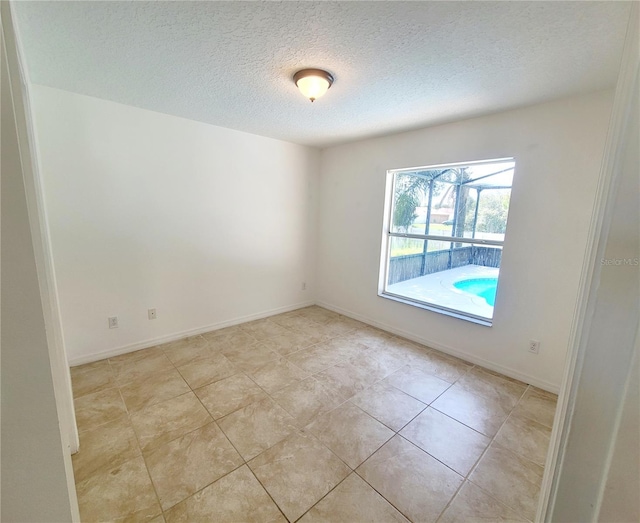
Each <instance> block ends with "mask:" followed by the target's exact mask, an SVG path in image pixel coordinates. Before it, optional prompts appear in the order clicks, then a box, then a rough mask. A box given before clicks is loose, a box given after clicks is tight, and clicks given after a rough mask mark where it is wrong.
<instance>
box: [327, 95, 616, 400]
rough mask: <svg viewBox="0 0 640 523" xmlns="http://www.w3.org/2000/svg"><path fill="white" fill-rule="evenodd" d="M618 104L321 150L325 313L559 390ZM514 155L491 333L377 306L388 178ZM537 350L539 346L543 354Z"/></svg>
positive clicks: (557, 108) (521, 114)
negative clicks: (531, 348)
mask: <svg viewBox="0 0 640 523" xmlns="http://www.w3.org/2000/svg"><path fill="white" fill-rule="evenodd" d="M611 101H612V93H611V92H610V91H606V92H599V93H594V94H590V95H587V96H581V97H574V98H568V99H563V100H559V101H554V102H550V103H546V104H542V105H537V106H533V107H529V108H524V109H520V110H514V111H508V112H503V113H498V114H494V115H490V116H486V117H480V118H475V119H471V120H466V121H461V122H456V123H452V124H447V125H441V126H437V127H432V128H427V129H422V130H419V131H413V132H408V133H402V134H398V135H394V136H388V137H384V138H378V139H370V140H364V141H360V142H356V143H352V144H346V145H342V146H336V147H331V148H328V149H325V150H323V151H322V156H321V178H320V179H321V182H320V183H321V186H320V221H319V226H318V235H319V246H318V249H319V254H318V262H317V266H318V300H319V302H320V303H321V304H324V305H326V306H329V307H330V308H334V309H336V310H340V311H342V312H345V313H347V314H350V315H352V316H354V317H358V318H360V319H363V320H365V321H369V322H373V323H375V324H378V325H381V326H383V327H384V328H388V329H390V330H393V331H395V332H398V333H401V334H404V335H406V336H408V337H410V338H413V339H416V340H419V341H422V342H424V343H426V344H428V345H431V346H432V347H434V348H439V349H441V350H443V351H445V352H449V353H451V354H456V355H459V356H461V357H463V358H465V359H467V360H469V361H473V362H477V363H480V364H483V365H486V366H488V367H491V368H494V369H496V370H499V371H501V372H504V373H505V374H508V375H511V376H514V377H517V378H521V379H524V380H525V381H528V382H530V383H533V384H535V385H538V386H541V387H543V388H545V389H548V390H552V391H557V390H558V388H559V385H560V381H561V376H562V370H563V365H564V360H565V355H566V349H567V343H568V337H569V330H570V324H571V320H572V316H573V311H574V307H575V301H576V293H577V289H578V283H579V275H580V270H581V267H582V261H583V256H584V251H585V246H586V242H587V232H588V224H589V219H590V215H591V212H592V206H593V203H594V196H595V189H596V182H597V178H598V172H599V168H600V162H601V159H602V152H603V146H604V142H605V135H606V130H607V124H608V119H609V114H610V110H611ZM511 156H512V157H515V159H516V172H515V177H514V184H513V189H512V195H511V207H510V212H509V223H508V229H507V235H506V243H505V247H504V251H503V257H502V266H501V274H500V288H499V291H498V296H497V300H496V305H495V311H494V321H493V326H492V327H490V328H489V327H484V326H480V325H476V324H473V323H470V322H467V321H463V320H458V319H454V318H451V317H448V316H444V315H442V314H438V313H434V312H429V311H425V310H422V309H418V308H415V307H412V306H409V305H405V304H401V303H397V302H394V301H391V300H388V299H385V298H381V297H378V296H377V290H378V271H379V262H380V244H381V237H382V218H383V204H384V196H385V195H384V188H385V174H386V171H387V170H388V169H394V168H403V167H414V166H425V165H433V164H443V163H451V162H461V161H471V160H484V159H492V158H503V157H511ZM529 339H537V340H540V341H541V348H540V354H539V355H532V354H529V353H528V352H527V351H526V347H527V342H528V340H529Z"/></svg>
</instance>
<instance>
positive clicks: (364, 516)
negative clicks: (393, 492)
mask: <svg viewBox="0 0 640 523" xmlns="http://www.w3.org/2000/svg"><path fill="white" fill-rule="evenodd" d="M365 521H366V522H372V523H373V522H375V523H408V520H407V519H406V518H405V517H404V516H403V515H402V514H400V512H398V511H397V510H396V509H395V508H393V506H392V505H390V504H389V502H388V501H387V500H386V499H384V498H383V497H382V496H381V495H380V494H378V493H377V492H376V491H375V490H373V489H372V488H371V487H370V486H369V485H368V484H367V483H366V482H365V481H363V480H362V479H361V478H360V476H358V475H357V474H354V473H352V474H351V475H350V476H349V477H348V478H347V479H345V480H344V481H343V482H342V483H340V484H339V485H338V486H337V487H336V488H335V489H333V490H332V491H331V492H329V494H327V495H326V496H325V497H324V498H323V499H322V500H320V501H319V502H318V503H317V504H316V505H315V506H314V507H313V508H312V509H311V510H309V512H307V513H306V514H305V515H304V516H303V517H302V518H301V519H300V520H299V522H300V523H334V522H345V523H347V522H350V523H356V522H365Z"/></svg>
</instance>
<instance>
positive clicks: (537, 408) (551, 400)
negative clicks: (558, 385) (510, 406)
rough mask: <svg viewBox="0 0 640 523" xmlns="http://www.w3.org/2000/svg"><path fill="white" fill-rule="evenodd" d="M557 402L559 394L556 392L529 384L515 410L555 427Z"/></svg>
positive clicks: (516, 412) (517, 412)
mask: <svg viewBox="0 0 640 523" xmlns="http://www.w3.org/2000/svg"><path fill="white" fill-rule="evenodd" d="M557 403H558V396H556V395H555V394H552V393H551V392H547V391H545V390H542V389H537V388H535V387H532V386H529V388H528V389H527V391H526V392H525V393H524V396H522V398H521V399H520V402H519V403H518V404H517V405H516V408H515V409H514V410H513V412H514V414H518V415H520V416H524V417H525V418H529V419H532V420H534V421H537V422H538V423H542V424H543V425H546V426H547V427H553V418H554V416H555V413H556V406H557Z"/></svg>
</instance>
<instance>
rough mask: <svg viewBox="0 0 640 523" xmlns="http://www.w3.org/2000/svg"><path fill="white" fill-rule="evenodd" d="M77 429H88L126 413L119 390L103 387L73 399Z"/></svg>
mask: <svg viewBox="0 0 640 523" xmlns="http://www.w3.org/2000/svg"><path fill="white" fill-rule="evenodd" d="M74 405H75V410H76V423H77V424H78V430H79V431H83V430H90V429H93V428H96V427H98V426H99V425H103V424H104V423H108V422H109V421H113V420H115V419H117V418H119V417H121V416H122V415H123V414H125V415H126V413H127V410H126V409H125V406H124V403H123V401H122V398H121V397H120V391H119V390H118V389H105V390H101V391H98V392H94V393H93V394H87V395H86V396H82V397H80V398H77V399H75V400H74Z"/></svg>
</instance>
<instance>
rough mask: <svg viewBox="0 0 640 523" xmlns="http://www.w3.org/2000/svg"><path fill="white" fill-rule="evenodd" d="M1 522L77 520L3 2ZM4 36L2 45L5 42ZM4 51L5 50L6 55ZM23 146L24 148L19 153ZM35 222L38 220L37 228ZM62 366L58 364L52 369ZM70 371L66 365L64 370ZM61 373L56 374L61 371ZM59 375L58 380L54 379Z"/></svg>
mask: <svg viewBox="0 0 640 523" xmlns="http://www.w3.org/2000/svg"><path fill="white" fill-rule="evenodd" d="M1 7H2V38H1V41H2V44H3V45H0V55H1V62H2V64H1V69H0V77H1V80H2V81H1V83H2V86H1V88H0V91H1V93H2V130H1V135H2V143H1V149H2V155H1V158H2V161H1V166H0V167H1V170H2V182H1V187H0V193H1V201H0V207H1V209H0V222H1V229H2V230H1V233H0V236H1V238H2V240H1V243H0V250H1V252H2V270H1V278H0V280H1V281H0V287H1V293H0V294H1V298H0V302H1V303H0V308H1V310H2V334H1V337H0V345H1V347H2V351H1V358H2V372H1V380H0V381H1V393H0V396H1V397H2V412H1V414H0V418H1V420H2V430H1V442H2V445H1V450H0V451H1V458H0V461H1V463H2V474H1V476H2V477H1V479H2V482H1V483H2V484H1V490H2V507H1V513H0V519H1V520H2V521H11V522H18V521H25V522H34V521H51V522H54V521H55V522H57V521H72V520H73V521H78V520H79V514H78V507H77V502H76V497H75V496H76V494H75V489H74V485H73V470H72V468H71V457H70V454H69V449H68V445H67V442H66V441H65V439H66V438H65V436H66V434H65V433H64V432H63V431H62V427H61V425H60V422H61V421H62V420H63V419H64V416H63V415H61V414H60V411H59V403H58V404H57V400H59V397H58V394H56V392H60V391H57V390H56V389H55V387H56V381H57V380H56V376H54V375H52V371H53V370H54V368H55V367H56V365H55V363H53V361H52V359H51V358H50V346H49V344H48V342H47V332H46V323H45V312H44V311H43V302H42V300H41V283H42V282H40V281H39V271H38V268H37V264H36V258H37V256H38V254H37V252H36V251H35V250H34V246H36V249H37V246H38V245H39V244H40V245H41V241H40V239H39V238H37V237H36V236H37V235H36V234H33V235H32V231H33V230H34V228H35V229H36V230H37V223H38V222H37V216H34V215H33V214H34V209H33V208H30V207H29V206H28V196H27V188H26V187H25V186H26V185H27V181H26V180H27V178H28V177H29V175H30V174H31V173H30V172H28V171H30V166H29V165H27V163H28V159H29V155H28V154H26V155H25V154H24V153H25V149H27V150H28V144H27V143H25V141H24V140H22V138H23V137H24V130H25V125H26V124H25V114H24V112H22V113H21V112H20V110H19V109H22V108H23V106H22V100H21V96H22V92H21V90H20V81H19V80H18V77H19V70H18V65H17V55H16V48H15V41H14V35H13V29H12V24H11V15H10V13H9V6H8V3H7V2H3V3H2V6H1ZM5 43H6V47H5V46H4V44H5ZM5 52H6V54H5ZM21 153H23V154H21ZM34 224H35V227H34ZM57 370H59V369H57ZM67 372H68V370H67ZM58 378H59V376H58ZM59 383H60V381H58V384H59Z"/></svg>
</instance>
